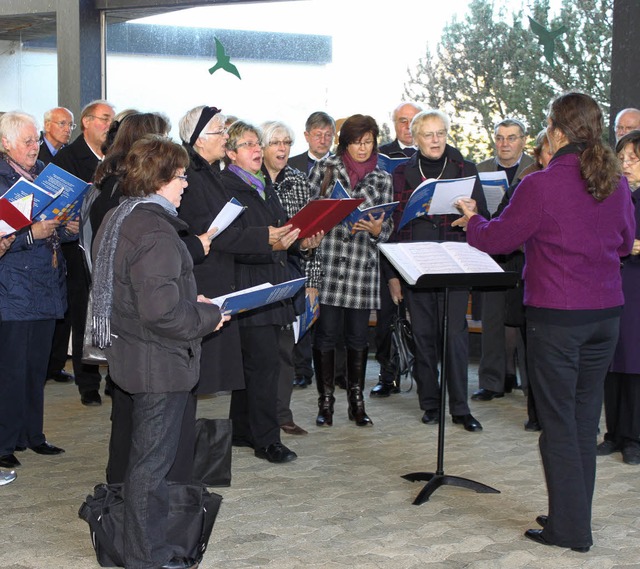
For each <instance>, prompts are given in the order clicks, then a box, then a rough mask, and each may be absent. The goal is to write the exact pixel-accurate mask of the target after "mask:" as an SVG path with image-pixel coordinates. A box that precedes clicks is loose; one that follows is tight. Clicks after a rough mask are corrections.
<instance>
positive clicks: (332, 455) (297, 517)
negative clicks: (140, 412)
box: [0, 361, 640, 569]
mask: <svg viewBox="0 0 640 569" xmlns="http://www.w3.org/2000/svg"><path fill="white" fill-rule="evenodd" d="M368 375H369V379H368V385H367V391H368V388H369V387H371V386H372V385H374V384H375V377H376V375H377V365H376V364H375V362H373V361H370V362H369V374H368ZM471 375H472V379H471V381H470V390H473V389H475V388H477V377H476V366H475V365H474V366H472V369H471ZM316 397H317V395H316V392H315V389H314V386H312V387H311V388H310V389H306V390H296V391H295V392H294V398H293V409H294V413H295V418H296V421H297V422H298V423H299V424H300V425H301V426H303V427H305V428H306V429H307V430H309V431H310V434H309V435H308V436H306V437H292V436H287V435H284V436H283V441H284V442H285V444H287V445H289V446H290V447H291V448H292V449H294V450H295V451H296V452H297V453H298V454H299V459H298V460H297V461H295V462H293V463H290V464H285V465H271V464H269V463H267V462H265V461H261V460H259V459H256V458H255V457H254V456H253V453H252V451H250V450H249V449H246V448H239V449H234V450H233V481H232V485H231V487H229V488H221V489H217V491H218V492H219V493H220V494H222V495H223V497H224V502H223V504H222V508H221V511H220V515H219V517H218V521H217V523H216V526H215V528H214V532H213V535H212V538H211V541H210V544H209V550H208V551H207V553H206V554H205V557H204V560H203V563H202V564H201V569H213V568H224V569H234V568H247V567H269V568H278V569H298V568H303V567H304V568H323V569H343V568H349V569H373V568H384V569H414V568H416V569H417V568H418V567H425V566H426V567H429V568H434V569H436V568H438V569H440V568H442V569H454V568H462V567H468V568H474V569H485V568H487V569H489V568H490V569H494V568H505V569H512V568H529V567H530V568H540V569H543V568H544V569H547V568H554V569H555V568H573V567H584V568H593V569H607V568H612V567H616V568H630V567H638V568H640V476H639V475H640V469H638V467H633V466H628V465H625V464H623V463H622V460H621V457H620V455H619V454H615V455H612V456H610V457H603V458H599V459H598V461H599V462H598V482H597V488H596V497H595V503H594V516H593V529H594V541H595V546H594V547H593V548H592V549H591V552H590V553H587V554H580V553H574V552H572V551H570V550H566V549H563V548H557V547H544V546H541V545H537V544H535V543H532V542H530V541H528V540H526V539H525V538H524V537H523V536H522V534H523V532H524V531H525V530H526V529H527V528H529V527H535V522H534V521H533V520H534V518H535V517H536V516H537V515H538V514H541V513H546V493H545V487H544V481H543V475H542V469H541V466H540V460H539V455H538V448H537V438H538V437H537V435H536V434H535V433H527V432H525V431H524V430H523V422H524V420H525V414H526V411H525V401H524V397H523V395H522V392H520V391H517V392H514V394H511V395H507V396H506V397H504V398H503V399H499V400H496V401H492V402H488V403H475V402H474V403H472V412H473V413H474V415H475V416H476V417H477V418H478V419H479V420H480V421H481V422H482V424H483V425H484V431H483V432H482V433H467V432H465V431H464V430H463V429H462V428H461V427H460V426H458V425H452V424H451V423H450V421H449V422H447V428H446V453H445V473H446V474H452V475H457V476H463V477H467V478H471V479H474V480H477V481H480V482H483V483H485V484H488V485H490V486H493V487H495V488H497V489H498V490H500V492H501V493H500V494H476V493H474V492H471V491H470V490H465V489H461V488H454V487H442V488H440V489H438V490H437V491H436V492H435V493H434V494H433V496H432V497H431V499H430V500H429V502H427V503H425V504H423V505H421V506H414V505H412V503H411V502H412V501H413V499H414V498H415V496H416V495H417V493H418V491H419V490H420V488H421V487H422V483H418V482H416V483H411V482H408V481H405V480H404V479H402V478H401V475H402V474H406V473H408V472H415V471H423V470H427V471H433V470H434V469H435V466H436V445H437V429H436V428H434V427H433V426H425V425H423V424H422V423H421V422H420V417H421V412H420V411H419V410H418V406H417V402H416V396H415V391H413V392H411V393H403V394H400V395H394V396H392V397H391V398H389V399H386V400H375V399H374V400H368V397H367V411H368V413H369V415H370V416H371V418H372V419H373V420H374V422H375V425H374V426H373V427H370V428H358V427H356V426H355V425H353V424H352V423H350V422H349V421H348V420H347V413H346V395H345V393H344V392H343V391H340V392H339V393H338V401H337V403H336V415H335V419H334V426H333V427H332V428H325V429H319V428H317V427H315V424H314V420H315V411H316ZM228 404H229V397H228V396H221V397H211V398H208V399H206V400H203V401H201V402H200V406H199V414H200V415H201V416H206V417H224V416H226V414H227V408H228ZM110 407H111V405H110V401H109V400H108V398H107V399H106V401H105V403H104V404H103V406H102V407H100V408H86V407H83V406H82V405H80V401H79V397H78V394H77V391H76V389H75V387H74V386H72V385H61V384H51V383H50V384H48V385H47V387H46V417H45V426H46V433H47V436H48V438H49V440H50V441H51V442H53V443H54V444H57V445H60V446H62V447H63V448H65V449H66V451H67V452H66V453H65V454H64V455H62V456H58V457H43V456H38V455H36V454H34V453H31V452H29V451H27V452H24V453H20V454H19V458H20V460H21V461H22V463H23V466H22V467H20V468H19V477H18V480H17V481H16V482H14V483H13V484H11V485H9V486H5V487H2V488H1V489H0V512H1V514H0V536H1V537H0V543H1V545H0V569H94V568H97V567H98V564H97V562H96V561H95V557H94V555H93V550H92V548H91V545H90V542H89V535H88V526H87V525H86V524H85V522H83V521H82V520H80V519H79V518H78V517H77V510H78V507H79V505H80V503H81V502H82V501H83V499H84V497H85V496H86V494H87V493H89V492H90V491H91V489H92V488H93V486H94V485H95V484H96V483H98V482H101V481H103V480H104V465H105V461H106V449H107V441H108V433H109V412H110Z"/></svg>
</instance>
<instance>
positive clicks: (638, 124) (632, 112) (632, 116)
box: [614, 108, 640, 142]
mask: <svg viewBox="0 0 640 569" xmlns="http://www.w3.org/2000/svg"><path fill="white" fill-rule="evenodd" d="M614 124H615V131H616V142H618V140H620V139H621V138H622V137H623V136H624V135H625V134H629V133H630V132H631V131H632V130H640V109H633V108H629V109H622V110H621V111H620V112H619V113H618V114H617V115H616V120H615V123H614Z"/></svg>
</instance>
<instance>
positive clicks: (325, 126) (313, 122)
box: [287, 111, 344, 388]
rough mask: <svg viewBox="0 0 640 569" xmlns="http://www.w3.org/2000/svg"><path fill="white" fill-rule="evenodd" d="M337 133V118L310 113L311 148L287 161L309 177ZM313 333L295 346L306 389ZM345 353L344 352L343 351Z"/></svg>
mask: <svg viewBox="0 0 640 569" xmlns="http://www.w3.org/2000/svg"><path fill="white" fill-rule="evenodd" d="M335 135H336V121H335V120H334V119H333V117H331V116H330V115H328V114H327V113H325V112H323V111H316V112H314V113H311V114H310V115H309V118H308V119H307V122H306V123H305V127H304V138H305V140H306V141H307V144H308V145H309V150H308V151H307V152H303V153H302V154H298V155H296V156H292V157H291V158H289V161H288V162H287V164H288V165H289V166H291V167H292V168H295V169H296V170H300V172H302V173H303V174H306V175H307V176H308V175H309V174H310V173H311V170H312V169H313V167H314V166H315V164H316V162H319V161H320V160H322V159H323V158H326V157H327V156H331V144H332V143H333V139H334V138H335ZM312 337H313V334H312V333H309V334H305V335H304V336H303V337H302V338H301V339H300V341H299V342H298V343H297V344H296V345H295V346H294V348H293V365H294V379H293V384H294V385H295V386H297V387H302V388H306V387H307V386H308V385H310V384H311V378H312V377H313V366H312V363H311V360H312V356H311V344H312ZM340 353H341V354H344V351H343V350H342V351H340ZM339 360H340V363H339V364H338V367H339V368H340V369H342V368H344V357H341V358H339Z"/></svg>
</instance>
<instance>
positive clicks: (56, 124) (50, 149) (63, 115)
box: [38, 107, 76, 165]
mask: <svg viewBox="0 0 640 569" xmlns="http://www.w3.org/2000/svg"><path fill="white" fill-rule="evenodd" d="M75 128H76V125H75V124H74V122H73V113H72V112H71V111H70V110H69V109H65V108H64V107H56V108H55V109H50V110H48V111H47V112H46V113H45V114H44V132H43V133H42V136H41V137H40V152H39V153H38V160H42V162H44V163H45V165H47V164H49V162H51V161H52V160H53V157H54V156H55V155H56V154H57V153H58V150H60V149H61V148H62V147H63V146H66V145H67V144H69V141H70V140H71V133H72V132H73V130H74V129H75Z"/></svg>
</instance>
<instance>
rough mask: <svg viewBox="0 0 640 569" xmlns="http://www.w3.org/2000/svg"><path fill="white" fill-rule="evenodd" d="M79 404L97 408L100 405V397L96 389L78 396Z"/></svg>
mask: <svg viewBox="0 0 640 569" xmlns="http://www.w3.org/2000/svg"><path fill="white" fill-rule="evenodd" d="M80 402H81V403H82V404H83V405H86V406H87V407H99V406H100V405H102V397H100V392H99V391H98V390H97V389H92V390H91V391H85V392H84V393H81V394H80Z"/></svg>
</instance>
